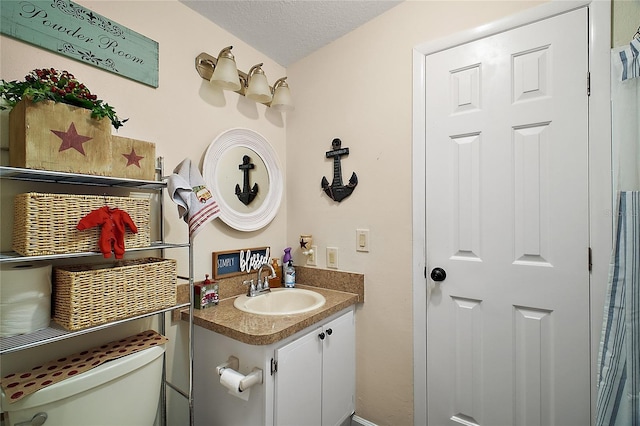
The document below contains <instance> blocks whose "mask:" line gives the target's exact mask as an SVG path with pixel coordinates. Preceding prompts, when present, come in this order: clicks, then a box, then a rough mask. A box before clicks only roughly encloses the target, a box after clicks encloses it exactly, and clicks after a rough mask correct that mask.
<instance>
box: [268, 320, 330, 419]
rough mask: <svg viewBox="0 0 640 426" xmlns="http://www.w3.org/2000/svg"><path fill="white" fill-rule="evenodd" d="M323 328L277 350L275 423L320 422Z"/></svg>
mask: <svg viewBox="0 0 640 426" xmlns="http://www.w3.org/2000/svg"><path fill="white" fill-rule="evenodd" d="M321 332H322V329H321V328H317V329H315V330H314V331H313V332H311V333H308V334H306V335H304V336H303V337H301V338H299V339H296V340H294V341H293V342H291V343H289V344H287V345H285V346H283V347H282V348H280V349H277V350H276V351H275V359H276V361H277V362H278V371H277V373H276V375H275V413H274V414H275V416H274V417H275V419H274V421H275V424H276V425H280V426H285V425H290V426H302V425H309V426H311V425H319V424H320V421H321V418H322V340H321V339H320V338H319V337H318V335H319V334H320V333H321Z"/></svg>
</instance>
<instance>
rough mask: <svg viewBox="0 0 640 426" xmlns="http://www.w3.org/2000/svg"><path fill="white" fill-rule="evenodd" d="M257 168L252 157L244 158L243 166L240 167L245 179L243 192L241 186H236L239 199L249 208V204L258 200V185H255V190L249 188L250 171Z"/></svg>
mask: <svg viewBox="0 0 640 426" xmlns="http://www.w3.org/2000/svg"><path fill="white" fill-rule="evenodd" d="M254 167H255V166H254V164H253V163H252V162H251V157H249V156H248V155H245V156H244V157H242V164H240V165H239V166H238V168H239V169H240V170H242V174H243V179H242V190H240V185H238V184H236V195H237V196H238V199H239V200H240V201H242V203H243V204H244V205H245V206H248V205H249V203H251V202H252V201H253V199H254V198H256V195H258V184H257V183H254V184H253V188H249V187H250V185H249V170H251V169H253V168H254Z"/></svg>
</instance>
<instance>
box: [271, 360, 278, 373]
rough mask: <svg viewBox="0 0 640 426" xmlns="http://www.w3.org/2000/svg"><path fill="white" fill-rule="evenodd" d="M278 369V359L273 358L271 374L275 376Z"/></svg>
mask: <svg viewBox="0 0 640 426" xmlns="http://www.w3.org/2000/svg"><path fill="white" fill-rule="evenodd" d="M277 371H278V361H276V360H275V359H273V358H271V375H272V376H273V375H274V374H275V373H276V372H277Z"/></svg>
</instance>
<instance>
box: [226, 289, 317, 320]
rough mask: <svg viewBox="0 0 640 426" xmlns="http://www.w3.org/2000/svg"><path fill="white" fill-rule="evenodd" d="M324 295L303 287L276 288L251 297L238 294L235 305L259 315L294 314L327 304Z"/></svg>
mask: <svg viewBox="0 0 640 426" xmlns="http://www.w3.org/2000/svg"><path fill="white" fill-rule="evenodd" d="M325 302H326V300H325V298H324V296H323V295H321V294H319V293H316V292H315V291H311V290H305V289H302V288H275V289H272V290H271V292H269V293H265V294H261V295H259V296H254V297H249V296H247V295H246V294H243V295H242V296H238V297H237V298H236V300H235V301H234V302H233V305H234V306H235V307H236V308H238V309H240V310H241V311H244V312H248V313H250V314H259V315H292V314H301V313H303V312H309V311H312V310H314V309H317V308H319V307H321V306H323V305H324V304H325Z"/></svg>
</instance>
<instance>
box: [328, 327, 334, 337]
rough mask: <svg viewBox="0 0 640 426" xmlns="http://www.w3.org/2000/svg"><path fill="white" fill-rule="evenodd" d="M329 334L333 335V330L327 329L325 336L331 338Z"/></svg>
mask: <svg viewBox="0 0 640 426" xmlns="http://www.w3.org/2000/svg"><path fill="white" fill-rule="evenodd" d="M331 333H333V330H332V329H330V328H329V329H327V334H328V335H329V336H331Z"/></svg>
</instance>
